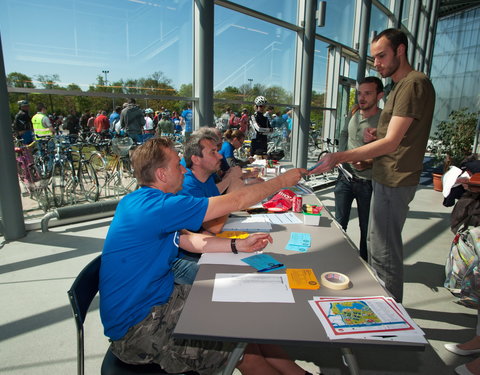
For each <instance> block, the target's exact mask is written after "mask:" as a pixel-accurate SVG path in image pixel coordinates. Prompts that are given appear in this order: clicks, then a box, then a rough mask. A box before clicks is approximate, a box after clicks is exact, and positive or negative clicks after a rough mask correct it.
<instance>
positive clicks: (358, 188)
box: [334, 175, 372, 261]
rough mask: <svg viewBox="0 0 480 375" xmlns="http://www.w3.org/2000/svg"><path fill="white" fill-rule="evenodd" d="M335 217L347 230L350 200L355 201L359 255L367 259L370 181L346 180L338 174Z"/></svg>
mask: <svg viewBox="0 0 480 375" xmlns="http://www.w3.org/2000/svg"><path fill="white" fill-rule="evenodd" d="M334 193H335V219H336V220H337V221H338V223H339V224H340V226H341V227H342V228H343V230H344V231H347V226H348V221H349V220H350V210H351V208H352V202H353V200H354V199H355V200H356V201H357V208H358V221H359V226H360V256H361V257H362V258H363V259H364V260H366V261H368V251H367V235H368V217H369V215H370V201H371V199H372V181H370V180H361V181H360V180H359V179H356V180H352V181H348V180H347V179H346V178H345V176H343V175H340V176H338V179H337V183H336V184H335V190H334Z"/></svg>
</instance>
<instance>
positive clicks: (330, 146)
mask: <svg viewBox="0 0 480 375" xmlns="http://www.w3.org/2000/svg"><path fill="white" fill-rule="evenodd" d="M322 143H325V144H326V146H325V149H324V150H323V151H322V152H320V154H318V157H317V161H319V160H320V159H321V158H322V157H323V156H324V155H325V154H326V153H328V152H335V149H336V148H337V147H338V139H334V140H333V141H332V139H331V138H326V139H325V140H322ZM322 148H323V147H322Z"/></svg>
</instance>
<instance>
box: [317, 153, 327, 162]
mask: <svg viewBox="0 0 480 375" xmlns="http://www.w3.org/2000/svg"><path fill="white" fill-rule="evenodd" d="M328 153H329V151H322V152H321V153H319V154H318V157H317V161H319V160H320V159H321V158H323V157H324V156H325V154H328Z"/></svg>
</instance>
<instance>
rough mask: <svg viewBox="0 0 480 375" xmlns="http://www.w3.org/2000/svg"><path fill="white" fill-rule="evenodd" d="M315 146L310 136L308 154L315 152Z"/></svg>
mask: <svg viewBox="0 0 480 375" xmlns="http://www.w3.org/2000/svg"><path fill="white" fill-rule="evenodd" d="M316 149H317V146H316V145H315V140H314V139H313V137H312V135H309V136H308V152H310V153H312V152H315V150H316Z"/></svg>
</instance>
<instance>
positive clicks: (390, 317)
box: [308, 296, 427, 343]
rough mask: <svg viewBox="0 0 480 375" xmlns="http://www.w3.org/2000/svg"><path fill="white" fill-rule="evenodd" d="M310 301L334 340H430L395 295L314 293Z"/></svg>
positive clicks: (420, 341) (421, 341)
mask: <svg viewBox="0 0 480 375" xmlns="http://www.w3.org/2000/svg"><path fill="white" fill-rule="evenodd" d="M308 302H309V304H310V306H311V307H312V309H313V311H314V312H315V314H316V315H317V317H318V318H319V319H320V322H321V323H322V325H323V328H324V329H325V331H326V333H327V335H328V337H329V338H330V339H331V340H336V339H345V338H349V339H352V338H355V339H370V340H389V341H405V342H417V343H427V341H426V340H425V338H424V333H423V331H422V330H421V329H420V328H419V327H418V326H417V325H416V324H415V322H414V321H413V320H412V318H410V316H408V313H407V312H406V311H405V309H404V308H403V306H402V305H400V304H398V303H396V302H395V300H394V299H393V298H391V297H384V296H378V297H348V298H344V297H314V299H313V300H312V301H308Z"/></svg>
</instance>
